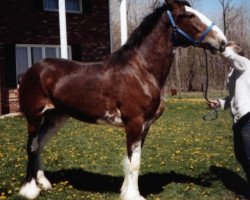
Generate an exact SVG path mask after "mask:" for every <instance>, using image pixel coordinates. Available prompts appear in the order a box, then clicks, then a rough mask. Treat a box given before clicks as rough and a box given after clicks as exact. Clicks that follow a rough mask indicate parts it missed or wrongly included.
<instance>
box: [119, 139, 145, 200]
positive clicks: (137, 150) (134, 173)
mask: <svg viewBox="0 0 250 200" xmlns="http://www.w3.org/2000/svg"><path fill="white" fill-rule="evenodd" d="M140 163H141V143H137V144H136V145H134V148H133V153H132V156H131V160H129V159H128V157H126V158H125V161H124V172H125V179H124V182H123V185H122V188H121V196H120V198H121V199H122V200H144V199H145V198H143V197H142V196H141V195H140V193H139V189H138V176H139V170H140Z"/></svg>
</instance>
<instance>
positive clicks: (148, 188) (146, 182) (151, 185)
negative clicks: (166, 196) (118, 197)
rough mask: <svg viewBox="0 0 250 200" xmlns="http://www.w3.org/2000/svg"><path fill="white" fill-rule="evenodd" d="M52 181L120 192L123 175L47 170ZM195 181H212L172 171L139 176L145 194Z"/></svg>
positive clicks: (76, 186) (101, 190)
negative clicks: (167, 186) (171, 184)
mask: <svg viewBox="0 0 250 200" xmlns="http://www.w3.org/2000/svg"><path fill="white" fill-rule="evenodd" d="M46 175H47V177H48V178H49V180H50V181H51V182H52V183H59V182H64V181H68V182H69V184H70V185H72V186H73V187H74V188H75V189H77V190H83V191H90V192H99V193H105V192H111V193H119V192H120V188H121V186H122V182H123V177H117V176H110V175H102V174H96V173H92V172H86V171H84V170H82V169H65V170H60V171H57V172H46ZM173 182H174V183H193V184H196V185H199V186H203V187H209V186H210V185H211V183H209V182H207V181H204V180H203V179H202V178H200V177H198V178H194V177H191V176H188V175H183V174H177V173H175V172H170V173H161V174H159V173H148V174H144V175H141V176H140V177H139V186H140V192H141V194H142V195H143V196H148V195H149V194H158V193H160V192H162V191H163V187H164V186H166V185H168V184H170V183H173Z"/></svg>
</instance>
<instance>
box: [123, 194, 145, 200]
mask: <svg viewBox="0 0 250 200" xmlns="http://www.w3.org/2000/svg"><path fill="white" fill-rule="evenodd" d="M120 199H121V200H146V199H145V198H144V197H143V196H141V195H139V196H136V197H125V196H124V195H123V196H121V197H120Z"/></svg>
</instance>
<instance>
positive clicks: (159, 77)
mask: <svg viewBox="0 0 250 200" xmlns="http://www.w3.org/2000/svg"><path fill="white" fill-rule="evenodd" d="M162 18H164V16H162ZM171 34H172V33H171V31H170V28H168V29H167V20H166V19H165V18H164V19H160V21H159V22H158V24H157V25H156V27H155V29H154V30H153V31H152V33H151V34H150V35H149V36H148V37H147V38H146V40H145V42H144V43H143V44H142V45H141V46H140V48H139V49H138V51H137V55H138V59H139V60H140V63H141V64H142V66H143V67H144V68H145V69H146V70H147V71H148V72H149V73H151V74H152V75H153V76H154V77H155V79H156V81H157V82H158V84H159V86H160V87H161V88H162V87H163V86H164V83H165V80H166V78H167V75H168V73H169V71H170V68H171V66H172V63H173V60H174V50H175V48H174V46H173V42H172V41H171V39H172V36H171Z"/></svg>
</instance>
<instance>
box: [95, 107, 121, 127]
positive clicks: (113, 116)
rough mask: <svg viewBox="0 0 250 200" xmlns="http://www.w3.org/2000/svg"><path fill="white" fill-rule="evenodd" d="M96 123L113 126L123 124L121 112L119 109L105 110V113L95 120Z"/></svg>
mask: <svg viewBox="0 0 250 200" xmlns="http://www.w3.org/2000/svg"><path fill="white" fill-rule="evenodd" d="M96 123H97V124H109V125H113V126H119V127H121V126H123V121H122V117H121V112H120V110H119V109H116V111H113V112H112V111H106V112H105V114H104V115H103V116H102V117H100V118H99V119H97V120H96Z"/></svg>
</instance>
